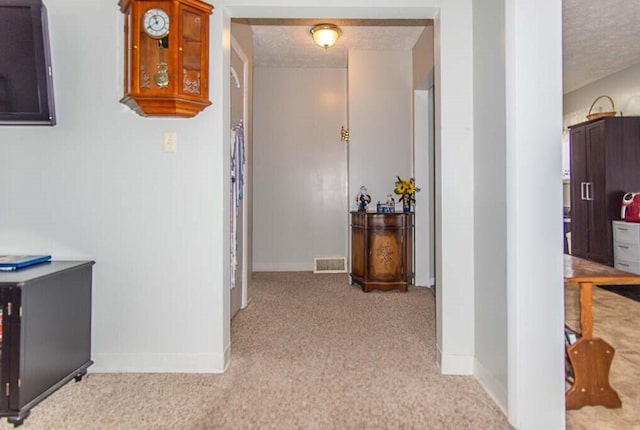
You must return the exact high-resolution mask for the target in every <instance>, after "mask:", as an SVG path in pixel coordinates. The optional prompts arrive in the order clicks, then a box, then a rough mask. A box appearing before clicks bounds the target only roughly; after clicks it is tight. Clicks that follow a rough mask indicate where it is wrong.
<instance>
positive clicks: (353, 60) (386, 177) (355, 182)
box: [348, 49, 419, 210]
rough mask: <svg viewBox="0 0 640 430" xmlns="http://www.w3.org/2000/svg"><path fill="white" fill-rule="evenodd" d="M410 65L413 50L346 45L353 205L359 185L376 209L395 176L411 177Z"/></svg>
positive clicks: (411, 86)
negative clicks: (350, 47) (357, 48)
mask: <svg viewBox="0 0 640 430" xmlns="http://www.w3.org/2000/svg"><path fill="white" fill-rule="evenodd" d="M412 70H413V68H412V54H411V51H365V50H354V49H351V50H349V68H348V74H349V78H348V79H349V84H348V88H349V97H348V100H349V137H350V139H351V140H350V142H349V198H350V208H351V209H352V210H355V209H357V204H356V201H355V198H356V195H357V194H358V192H359V190H360V187H361V186H362V185H364V186H366V187H367V190H368V192H369V195H370V196H371V199H372V201H371V206H370V207H369V209H373V210H375V205H376V203H377V201H378V200H379V201H381V202H384V201H386V199H387V194H393V189H394V188H395V182H396V176H400V177H401V178H403V179H406V178H409V177H412V176H413V162H412V161H413V153H412V148H413V108H412V103H413V101H412V100H413V99H412V94H413V75H412ZM394 198H395V199H396V201H397V200H398V196H396V195H394ZM418 198H419V196H418Z"/></svg>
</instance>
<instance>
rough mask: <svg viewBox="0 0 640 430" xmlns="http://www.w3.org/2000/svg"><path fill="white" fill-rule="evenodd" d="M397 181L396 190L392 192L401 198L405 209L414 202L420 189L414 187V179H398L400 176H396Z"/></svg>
mask: <svg viewBox="0 0 640 430" xmlns="http://www.w3.org/2000/svg"><path fill="white" fill-rule="evenodd" d="M396 178H398V180H397V181H396V188H395V189H394V190H393V192H394V193H396V194H398V195H399V196H401V197H400V198H401V200H402V203H403V205H404V206H405V207H410V205H411V204H412V203H413V204H415V202H416V198H415V195H416V192H418V191H420V188H418V187H416V183H415V179H413V178H409V179H400V176H396Z"/></svg>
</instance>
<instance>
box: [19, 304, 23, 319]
mask: <svg viewBox="0 0 640 430" xmlns="http://www.w3.org/2000/svg"><path fill="white" fill-rule="evenodd" d="M18 314H20V318H22V306H20V309H19V312H18Z"/></svg>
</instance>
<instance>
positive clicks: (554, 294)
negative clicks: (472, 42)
mask: <svg viewBox="0 0 640 430" xmlns="http://www.w3.org/2000/svg"><path fill="white" fill-rule="evenodd" d="M483 5H484V3H483ZM505 9H506V15H505V16H506V20H505V36H504V40H505V41H506V55H505V59H506V75H505V76H506V93H505V94H506V114H507V120H506V142H507V154H506V155H507V157H506V160H507V309H508V311H507V324H508V333H507V336H508V337H507V338H508V347H507V348H508V352H509V371H508V375H509V377H508V397H509V401H508V402H509V421H510V422H511V423H512V424H513V425H514V426H515V427H516V428H519V429H563V428H564V420H565V408H564V390H565V382H564V358H563V357H564V341H563V327H564V305H563V303H564V285H563V281H562V276H563V269H562V249H563V243H562V219H561V217H560V215H559V214H560V213H561V212H560V210H561V207H562V180H561V178H562V171H561V166H562V162H561V149H560V145H559V142H560V140H561V137H562V43H561V42H562V19H561V18H562V1H561V0H550V1H546V2H535V3H534V2H531V1H529V0H506V1H505ZM541 29H544V31H540V30H541ZM492 100H495V98H492Z"/></svg>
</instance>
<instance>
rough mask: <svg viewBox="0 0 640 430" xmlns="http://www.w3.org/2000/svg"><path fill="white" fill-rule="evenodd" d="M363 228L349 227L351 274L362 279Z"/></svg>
mask: <svg viewBox="0 0 640 430" xmlns="http://www.w3.org/2000/svg"><path fill="white" fill-rule="evenodd" d="M364 234H365V232H364V228H363V227H357V226H355V225H352V227H351V273H353V275H354V276H358V277H360V278H364V255H362V254H363V253H364V246H365V245H364Z"/></svg>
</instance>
